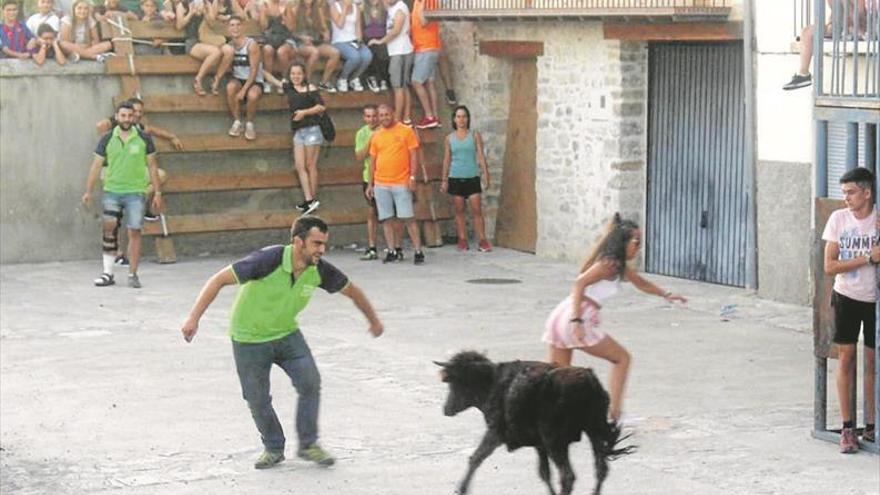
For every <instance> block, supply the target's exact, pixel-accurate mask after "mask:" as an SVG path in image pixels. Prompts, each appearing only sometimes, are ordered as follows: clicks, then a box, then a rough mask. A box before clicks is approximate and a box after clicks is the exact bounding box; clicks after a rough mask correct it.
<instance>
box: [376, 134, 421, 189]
mask: <svg viewBox="0 0 880 495" xmlns="http://www.w3.org/2000/svg"><path fill="white" fill-rule="evenodd" d="M418 147H419V139H418V138H417V137H416V133H415V131H413V130H412V128H410V127H407V126H405V125H403V124H401V123H400V122H396V123H395V124H394V125H393V126H391V127H388V128H386V127H382V128H381V129H380V130H378V131H375V132H374V133H373V135H372V137H371V138H370V156H372V157H374V158H375V160H376V172H375V173H376V177H375V178H374V179H373V182H375V183H376V184H379V185H387V186H399V185H406V184H409V176H410V170H409V166H410V163H409V152H410V151H411V150H414V149H417V148H418Z"/></svg>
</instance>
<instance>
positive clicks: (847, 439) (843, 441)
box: [840, 428, 859, 454]
mask: <svg viewBox="0 0 880 495" xmlns="http://www.w3.org/2000/svg"><path fill="white" fill-rule="evenodd" d="M858 450H859V442H858V441H857V440H856V433H855V431H854V430H853V429H852V428H844V429H842V430H840V453H841V454H854V453H855V452H857V451H858Z"/></svg>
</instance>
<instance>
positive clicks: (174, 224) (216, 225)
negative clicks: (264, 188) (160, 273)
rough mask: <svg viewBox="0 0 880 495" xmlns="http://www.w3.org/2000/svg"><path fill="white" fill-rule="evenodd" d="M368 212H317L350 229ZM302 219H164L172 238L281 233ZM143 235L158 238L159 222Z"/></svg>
mask: <svg viewBox="0 0 880 495" xmlns="http://www.w3.org/2000/svg"><path fill="white" fill-rule="evenodd" d="M367 214H368V210H367V208H366V207H364V208H347V209H335V210H331V209H329V208H327V209H322V210H320V213H319V215H320V217H321V218H322V219H323V220H324V221H325V222H327V223H328V224H329V225H351V224H358V223H363V222H365V221H366V219H367ZM300 215H301V213H300V212H298V211H295V210H274V211H273V210H269V211H253V212H244V213H210V214H205V215H175V216H166V217H165V220H166V224H167V225H168V232H169V233H170V234H171V235H174V234H196V233H200V232H223V231H230V230H256V229H283V228H290V226H291V225H292V224H293V221H294V220H296V219H297V218H298V217H299V216H300ZM143 233H144V235H161V234H162V225H161V223H160V222H149V223H146V224H144V230H143Z"/></svg>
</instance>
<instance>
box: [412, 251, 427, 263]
mask: <svg viewBox="0 0 880 495" xmlns="http://www.w3.org/2000/svg"><path fill="white" fill-rule="evenodd" d="M413 264H414V265H424V264H425V253H423V252H421V251H416V254H415V256H413Z"/></svg>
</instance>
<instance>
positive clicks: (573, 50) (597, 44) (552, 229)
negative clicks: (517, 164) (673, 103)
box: [445, 21, 647, 260]
mask: <svg viewBox="0 0 880 495" xmlns="http://www.w3.org/2000/svg"><path fill="white" fill-rule="evenodd" d="M445 29H446V30H447V31H449V30H453V29H454V30H455V33H456V36H455V37H452V36H446V37H445V41H446V49H447V51H448V53H449V55H450V59H451V61H452V64H453V70H454V74H455V76H456V81H455V85H456V90H457V91H458V93H459V99H460V100H461V102H462V103H464V104H467V105H468V106H469V107H470V108H471V112H472V115H473V118H474V123H475V125H476V127H477V128H479V129H480V130H481V131H482V132H483V135H484V139H485V141H486V144H487V146H486V148H487V150H488V151H489V162H490V170H491V173H492V174H493V176H494V177H495V178H496V181H495V184H493V187H492V188H490V190H489V191H488V192H487V194H486V203H487V216H488V218H487V220H488V222H487V223H488V225H489V226H490V231H489V232H490V234H492V232H494V216H495V215H494V214H495V212H496V211H497V204H498V195H499V194H500V188H499V186H500V184H499V183H498V180H497V179H500V177H501V168H502V163H501V160H502V159H503V156H504V146H505V139H506V136H505V133H506V129H507V117H506V116H507V113H508V104H509V94H508V87H507V81H508V79H509V76H510V70H511V67H510V63H509V62H507V61H505V60H502V59H496V58H492V57H488V56H483V55H480V54H479V48H478V45H479V42H480V40H517V41H543V43H544V55H543V56H542V57H539V58H538V62H537V63H538V103H537V104H538V135H537V155H538V156H537V170H536V189H537V202H538V206H537V208H538V211H537V214H538V225H537V227H538V240H537V246H536V251H537V254H538V255H539V256H543V257H549V258H559V259H572V260H573V259H577V258H580V257H581V256H583V255H584V253H585V252H586V251H587V249H588V248H589V245H590V244H591V243H592V241H593V239H594V238H595V236H596V234H597V233H598V231H599V230H600V229H601V227H602V225H603V224H604V222H605V220H607V219H608V218H609V217H610V215H611V214H613V213H614V212H615V211H620V212H621V213H622V214H624V215H625V216H627V217H630V218H634V219H636V220H638V221H640V220H641V219H642V218H643V209H644V190H645V186H644V180H645V179H644V170H645V149H646V146H645V125H646V124H645V123H646V113H647V112H646V87H647V86H646V78H647V54H646V48H645V45H643V44H633V43H620V42H619V41H615V40H605V39H604V38H603V35H602V25H601V23H600V22H575V21H570V22H528V23H526V22H522V23H517V22H498V23H480V24H478V25H475V24H473V23H465V22H455V23H447V25H446V26H445ZM462 74H467V78H466V79H465V80H462V78H461V75H462Z"/></svg>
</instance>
